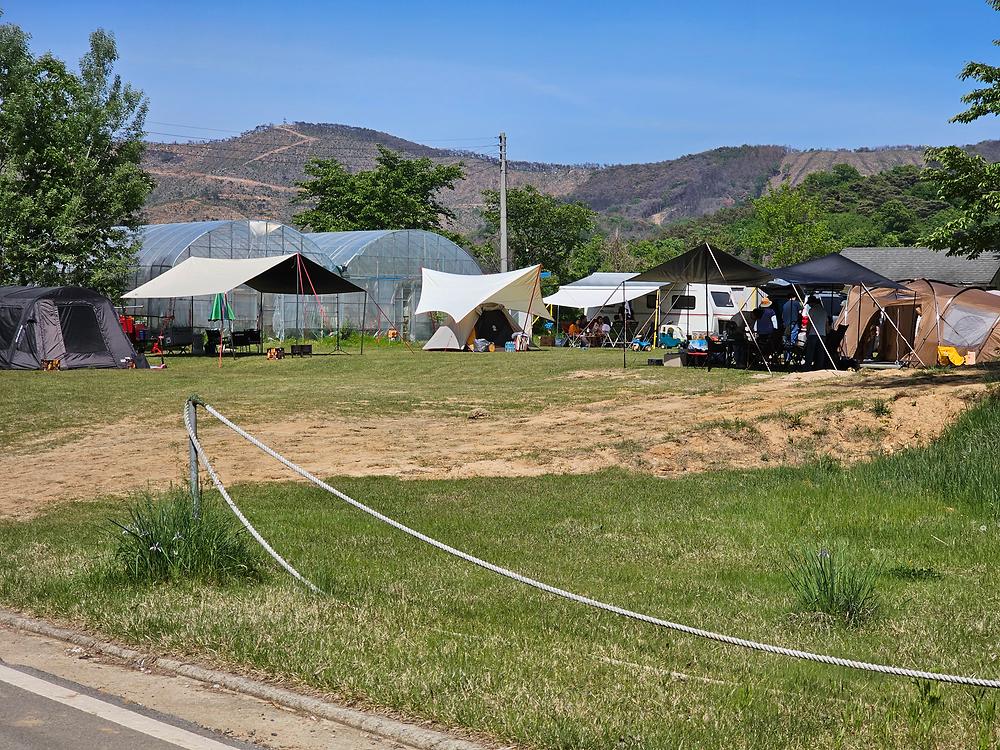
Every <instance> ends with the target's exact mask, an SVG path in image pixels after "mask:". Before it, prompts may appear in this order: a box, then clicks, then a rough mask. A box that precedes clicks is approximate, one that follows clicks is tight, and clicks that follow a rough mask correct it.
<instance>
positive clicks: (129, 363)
mask: <svg viewBox="0 0 1000 750" xmlns="http://www.w3.org/2000/svg"><path fill="white" fill-rule="evenodd" d="M57 361H58V367H59V369H62V370H72V369H76V368H85V367H101V368H119V369H128V368H131V367H141V368H146V367H148V366H149V365H148V363H147V362H146V358H145V357H143V356H142V355H141V354H137V353H136V351H135V348H134V347H133V346H132V342H131V341H129V339H128V336H126V335H125V332H124V331H123V330H122V328H121V325H120V324H119V321H118V313H117V312H115V308H114V307H113V306H112V304H111V300H109V299H108V298H107V297H105V296H104V295H102V294H98V293H97V292H95V291H92V290H90V289H83V288H81V287H73V286H58V287H25V286H5V287H0V369H2V370H38V369H41V368H43V367H45V364H44V363H45V362H49V363H55V362H57ZM51 366H52V365H51V364H50V367H51Z"/></svg>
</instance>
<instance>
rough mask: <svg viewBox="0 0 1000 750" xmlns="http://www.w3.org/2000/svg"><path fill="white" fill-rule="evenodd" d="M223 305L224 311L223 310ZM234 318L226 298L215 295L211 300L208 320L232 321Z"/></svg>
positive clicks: (223, 295) (231, 307) (222, 295)
mask: <svg viewBox="0 0 1000 750" xmlns="http://www.w3.org/2000/svg"><path fill="white" fill-rule="evenodd" d="M223 305H225V309H224V310H223V307H222V306H223ZM235 317H236V316H235V315H234V314H233V306H232V305H230V304H229V300H228V299H227V298H226V295H225V294H222V293H219V294H216V295H215V297H214V298H213V299H212V313H211V315H209V316H208V319H209V320H222V321H226V320H229V321H232V319H233V318H235Z"/></svg>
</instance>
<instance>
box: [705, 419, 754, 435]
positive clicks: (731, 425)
mask: <svg viewBox="0 0 1000 750" xmlns="http://www.w3.org/2000/svg"><path fill="white" fill-rule="evenodd" d="M699 427H700V428H701V429H703V430H722V431H723V432H734V433H745V434H747V435H759V434H760V430H759V429H758V428H757V425H755V424H753V422H748V421H747V420H745V419H741V418H739V417H736V418H735V419H714V420H711V421H708V422H703V423H702V424H700V425H699Z"/></svg>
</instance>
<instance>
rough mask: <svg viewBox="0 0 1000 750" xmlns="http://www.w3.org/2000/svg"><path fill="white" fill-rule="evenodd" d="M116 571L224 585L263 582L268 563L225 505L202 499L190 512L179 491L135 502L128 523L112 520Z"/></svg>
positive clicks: (133, 577) (152, 579) (136, 577)
mask: <svg viewBox="0 0 1000 750" xmlns="http://www.w3.org/2000/svg"><path fill="white" fill-rule="evenodd" d="M110 525H111V529H110V533H109V536H110V537H111V544H112V553H111V570H112V572H116V573H119V574H121V575H123V576H124V577H125V578H126V579H128V580H130V581H136V582H140V583H158V582H162V581H172V580H179V579H182V578H193V579H197V580H201V581H206V582H213V583H222V582H227V581H231V580H234V579H244V580H253V581H257V580H261V579H262V578H263V577H264V574H265V570H266V567H265V564H264V561H263V558H262V557H261V555H260V552H259V550H258V549H257V547H256V544H255V543H254V541H253V540H252V539H251V538H250V537H249V535H248V534H247V533H246V531H245V530H244V529H243V528H242V527H241V526H240V525H239V524H238V523H237V522H236V520H235V519H234V518H232V517H231V516H229V515H228V514H227V513H226V512H225V511H224V510H223V509H221V508H218V507H217V506H215V505H212V504H211V503H204V502H203V503H202V507H201V515H200V516H199V517H198V518H195V517H194V516H193V515H192V512H191V501H190V498H189V497H188V496H187V495H185V494H183V493H180V492H174V493H170V494H168V495H166V496H164V497H162V498H160V499H157V500H154V499H153V498H152V497H150V496H148V495H146V496H142V497H140V498H138V499H136V500H135V501H133V502H132V504H131V505H130V507H129V509H128V517H127V519H126V520H125V521H124V522H121V521H118V520H115V519H111V520H110Z"/></svg>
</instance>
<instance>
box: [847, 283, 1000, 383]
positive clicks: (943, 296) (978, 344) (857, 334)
mask: <svg viewBox="0 0 1000 750" xmlns="http://www.w3.org/2000/svg"><path fill="white" fill-rule="evenodd" d="M837 325H838V327H839V326H842V325H843V326H846V329H845V331H844V337H843V339H842V340H841V345H840V351H841V353H842V354H843V355H844V356H846V357H851V358H852V359H855V360H858V361H861V362H869V361H870V362H897V363H901V364H905V365H910V366H918V365H919V366H929V365H932V364H935V363H936V362H937V361H938V360H937V352H938V347H940V346H950V347H954V348H955V350H956V351H957V352H958V354H959V355H960V356H962V357H963V358H964V359H965V360H966V361H968V358H969V354H972V356H973V360H974V361H975V362H977V363H979V364H982V363H983V362H992V361H995V360H997V359H1000V295H996V294H992V293H990V292H987V291H985V290H983V289H977V288H975V287H956V286H951V285H950V284H942V283H941V282H938V281H930V280H928V279H917V280H915V281H910V282H907V283H906V284H905V286H904V287H903V288H901V289H869V288H867V287H864V286H856V287H852V288H851V290H850V292H849V293H848V295H847V304H846V305H845V306H844V309H843V310H842V311H841V314H840V317H839V318H838V319H837Z"/></svg>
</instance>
